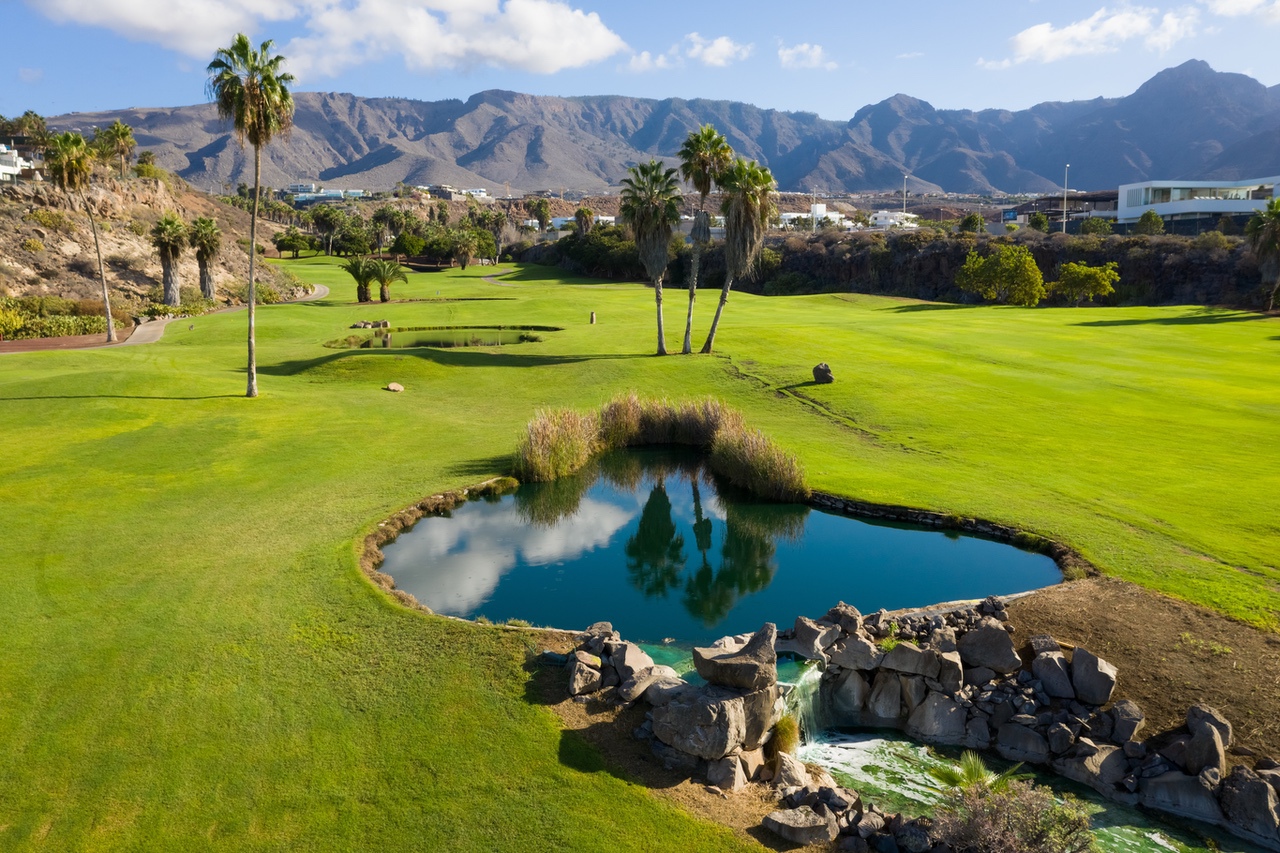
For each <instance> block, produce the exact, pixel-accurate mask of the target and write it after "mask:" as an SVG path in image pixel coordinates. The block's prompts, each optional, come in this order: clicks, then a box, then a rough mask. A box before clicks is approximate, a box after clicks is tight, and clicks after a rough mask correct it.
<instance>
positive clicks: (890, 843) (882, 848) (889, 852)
mask: <svg viewBox="0 0 1280 853" xmlns="http://www.w3.org/2000/svg"><path fill="white" fill-rule="evenodd" d="M867 841H868V842H869V843H870V844H871V849H872V850H874V851H876V853H901V851H902V848H901V847H899V846H898V842H897V840H896V839H895V838H894V837H893V836H892V835H876V836H873V837H872V838H868V839H867Z"/></svg>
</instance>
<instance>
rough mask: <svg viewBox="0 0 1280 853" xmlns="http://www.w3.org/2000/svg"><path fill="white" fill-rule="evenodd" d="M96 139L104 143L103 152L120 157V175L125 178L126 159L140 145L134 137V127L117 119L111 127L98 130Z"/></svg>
mask: <svg viewBox="0 0 1280 853" xmlns="http://www.w3.org/2000/svg"><path fill="white" fill-rule="evenodd" d="M94 141H95V142H99V143H100V144H101V145H102V152H103V154H105V155H106V156H108V157H118V158H119V159H120V177H121V179H123V178H124V164H125V161H126V160H128V159H129V158H130V157H131V156H133V149H134V148H137V147H138V141H137V140H136V139H134V138H133V128H131V127H129V125H127V124H125V123H124V122H122V121H120V119H116V120H115V123H114V124H112V125H111V126H110V127H105V128H103V129H102V130H100V131H98V134H97V137H96V138H95V139H94Z"/></svg>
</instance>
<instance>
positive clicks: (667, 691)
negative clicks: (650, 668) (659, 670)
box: [643, 675, 698, 708]
mask: <svg viewBox="0 0 1280 853" xmlns="http://www.w3.org/2000/svg"><path fill="white" fill-rule="evenodd" d="M697 691H698V688H696V687H694V686H693V685H692V684H690V683H689V682H687V681H685V680H684V679H683V678H679V677H671V676H668V675H663V676H661V677H659V678H656V679H654V680H653V681H652V682H651V683H650V684H649V686H648V687H646V688H645V689H644V694H643V695H644V701H646V702H648V703H649V704H650V705H652V706H653V707H655V708H658V707H661V706H663V705H666V704H667V703H669V702H672V701H674V700H676V699H678V698H680V697H681V696H683V695H685V694H686V693H696V692H697Z"/></svg>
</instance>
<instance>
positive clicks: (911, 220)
mask: <svg viewBox="0 0 1280 853" xmlns="http://www.w3.org/2000/svg"><path fill="white" fill-rule="evenodd" d="M919 218H920V217H919V216H916V215H915V214H914V213H903V212H901V211H898V210H877V211H876V212H875V213H873V214H871V227H872V228H900V229H905V230H910V229H912V228H919V227H920V225H919V223H917V222H916V220H917V219H919Z"/></svg>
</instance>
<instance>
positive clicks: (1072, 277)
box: [1049, 219, 1120, 308]
mask: <svg viewBox="0 0 1280 853" xmlns="http://www.w3.org/2000/svg"><path fill="white" fill-rule="evenodd" d="M1088 221H1089V220H1087V219H1086V220H1085V222H1088ZM1118 281H1120V274H1119V273H1118V272H1116V262H1115V261H1108V262H1107V263H1106V264H1104V265H1103V266H1100V267H1091V266H1089V265H1088V264H1077V263H1066V264H1063V265H1062V266H1061V267H1060V268H1059V270H1058V280H1057V281H1055V282H1053V283H1052V284H1050V285H1049V291H1050V292H1051V293H1055V294H1059V295H1061V296H1062V297H1063V298H1065V299H1066V300H1067V301H1068V302H1070V303H1071V304H1072V305H1074V306H1076V307H1077V308H1078V307H1079V306H1080V303H1081V302H1092V301H1093V300H1094V298H1095V297H1098V296H1108V295H1110V294H1112V293H1115V292H1116V288H1115V285H1116V283H1117V282H1118Z"/></svg>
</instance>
